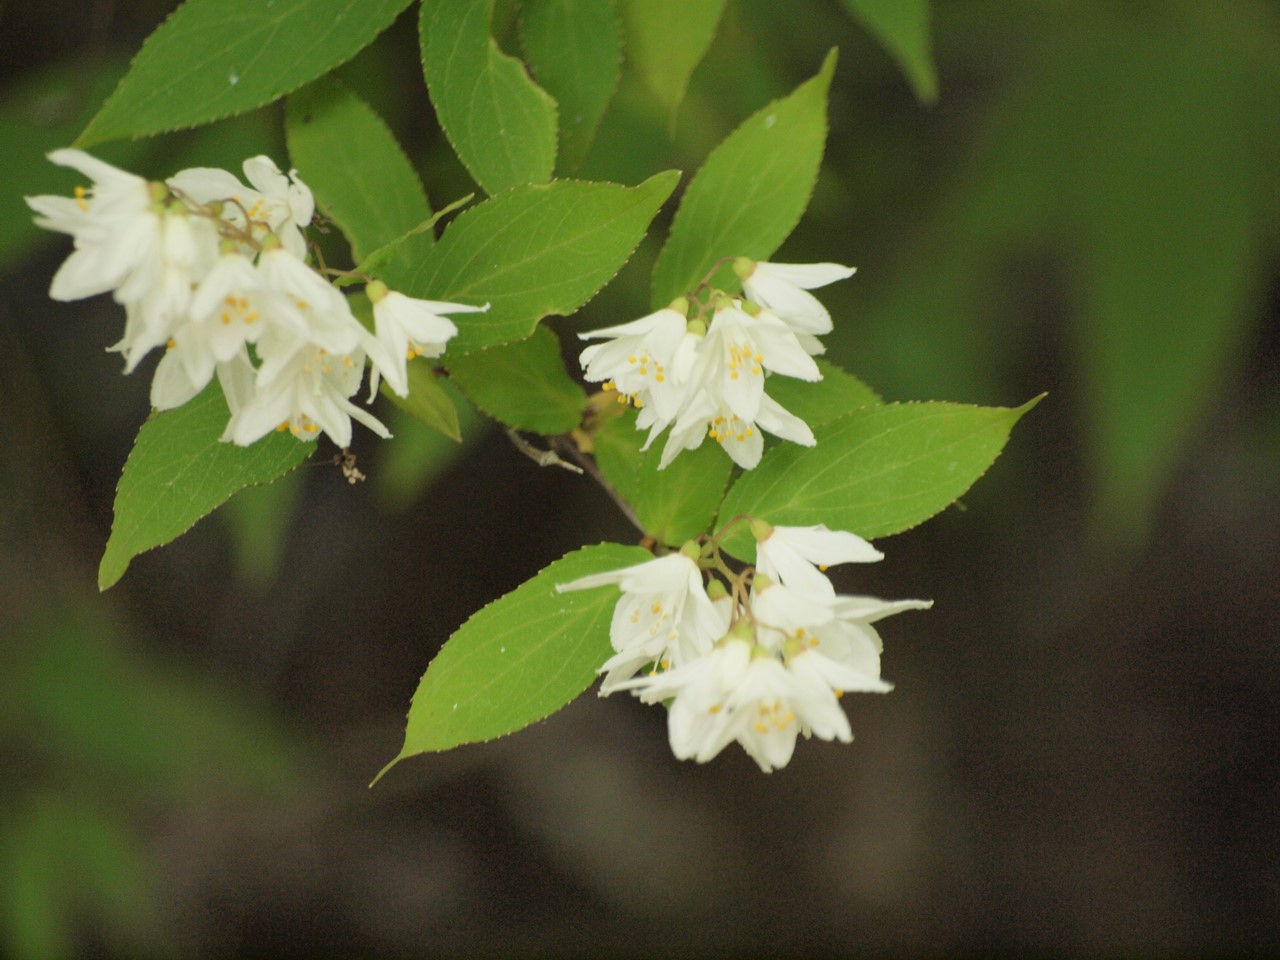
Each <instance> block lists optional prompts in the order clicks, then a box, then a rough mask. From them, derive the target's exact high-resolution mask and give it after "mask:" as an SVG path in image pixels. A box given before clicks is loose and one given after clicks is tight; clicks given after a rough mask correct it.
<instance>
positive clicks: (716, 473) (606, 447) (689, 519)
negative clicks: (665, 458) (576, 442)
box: [595, 410, 733, 546]
mask: <svg viewBox="0 0 1280 960" xmlns="http://www.w3.org/2000/svg"><path fill="white" fill-rule="evenodd" d="M647 435H648V431H645V430H637V429H636V415H635V411H634V410H628V411H626V412H625V413H623V414H622V415H621V416H619V417H611V418H610V419H609V420H608V421H606V422H605V423H603V424H602V425H601V426H600V429H599V430H597V431H596V434H595V454H596V463H597V464H598V465H599V467H600V472H601V473H602V474H604V478H605V479H606V480H607V481H609V484H610V486H612V487H613V488H614V490H615V491H617V493H618V495H619V496H621V497H622V499H623V500H625V501H626V502H627V504H628V505H629V506H630V507H631V509H632V511H633V512H634V513H635V515H636V519H637V520H639V522H640V525H641V526H642V527H644V532H645V533H647V534H649V536H651V537H653V538H654V539H655V540H657V541H658V542H659V543H666V544H670V545H671V546H678V545H680V544H682V543H684V542H685V541H686V540H689V539H691V538H693V537H696V536H697V535H698V534H700V533H703V532H705V531H706V529H707V528H708V527H709V526H710V525H711V521H712V520H714V519H715V517H716V511H717V510H718V509H719V508H720V501H721V499H722V498H723V497H724V488H725V484H726V483H728V482H729V474H730V472H731V471H732V470H733V461H732V460H730V459H729V458H728V457H727V456H725V453H724V451H723V450H721V449H719V448H718V446H717V445H716V444H714V443H704V444H703V445H702V446H700V447H699V448H698V449H697V450H686V451H685V452H684V453H682V454H680V456H678V457H676V459H675V460H673V461H672V462H671V465H670V466H668V467H667V469H665V470H659V469H658V461H659V460H660V459H661V458H662V445H663V440H664V438H662V437H659V438H658V439H657V440H655V441H654V442H653V445H652V446H650V447H649V449H648V450H645V451H642V450H641V449H640V447H641V446H642V445H643V444H644V441H645V437H646V436H647Z"/></svg>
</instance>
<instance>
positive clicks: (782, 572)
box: [752, 521, 884, 596]
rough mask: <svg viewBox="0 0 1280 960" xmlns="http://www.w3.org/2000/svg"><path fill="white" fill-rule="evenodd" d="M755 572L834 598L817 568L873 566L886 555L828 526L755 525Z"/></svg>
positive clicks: (758, 523) (857, 537)
mask: <svg viewBox="0 0 1280 960" xmlns="http://www.w3.org/2000/svg"><path fill="white" fill-rule="evenodd" d="M752 530H753V531H754V532H755V533H756V536H757V543H756V569H757V570H758V571H759V572H760V573H762V574H764V575H766V576H768V577H769V578H771V579H773V580H778V581H780V582H781V583H782V584H783V585H784V586H788V587H792V588H794V589H798V590H807V591H810V592H814V593H819V594H823V595H825V596H835V588H834V587H833V586H832V585H831V581H830V580H828V579H827V578H826V576H824V575H823V574H822V573H821V572H819V570H818V569H817V567H816V566H815V564H816V565H817V566H820V567H822V569H823V570H825V569H826V568H827V567H829V566H834V565H835V564H838V563H873V562H875V561H877V560H883V559H884V554H883V553H881V552H880V551H879V550H877V549H876V548H875V547H873V546H872V545H871V544H869V543H867V541H865V540H863V539H862V538H861V537H859V536H857V535H856V534H853V533H848V532H846V531H844V530H829V529H827V526H826V524H818V525H816V526H812V527H781V526H779V527H774V526H770V525H769V524H767V523H762V522H760V521H755V522H753V523H752Z"/></svg>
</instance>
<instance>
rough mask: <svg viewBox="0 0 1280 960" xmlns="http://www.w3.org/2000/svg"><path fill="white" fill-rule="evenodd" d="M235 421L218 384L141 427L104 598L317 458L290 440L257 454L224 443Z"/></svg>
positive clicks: (119, 508)
mask: <svg viewBox="0 0 1280 960" xmlns="http://www.w3.org/2000/svg"><path fill="white" fill-rule="evenodd" d="M230 416H231V414H230V412H229V411H228V410H227V402H226V400H225V399H224V398H223V396H222V391H221V389H219V387H218V385H217V383H212V384H210V385H209V386H208V387H206V388H205V390H204V392H203V393H201V394H200V395H199V396H198V397H196V398H195V399H194V400H191V401H189V402H188V403H186V404H185V405H183V406H181V407H178V408H177V409H176V410H167V411H165V412H164V413H157V414H153V415H152V416H151V419H149V420H148V421H147V422H146V423H144V424H143V425H142V429H141V430H139V431H138V439H137V440H136V441H135V442H134V444H133V451H132V452H131V453H130V454H129V459H128V461H127V462H126V463H125V465H124V473H123V474H121V476H120V484H119V486H117V487H116V502H115V519H114V520H113V521H112V524H111V536H110V538H109V539H108V540H107V549H106V552H105V553H104V554H103V556H102V563H101V564H100V565H99V567H98V589H99V590H106V589H107V588H108V587H110V586H112V585H113V584H114V583H115V582H116V581H117V580H119V579H120V578H121V577H122V576H124V572H125V570H126V569H127V568H128V566H129V561H131V560H132V559H133V558H134V557H136V556H137V555H138V554H140V553H142V552H144V551H146V550H150V549H151V548H152V547H158V546H160V545H162V544H165V543H168V542H169V541H170V540H173V539H174V538H176V537H177V536H179V535H180V534H183V533H185V532H186V531H187V530H189V529H191V527H192V525H194V524H195V522H196V521H197V520H199V519H200V518H201V517H203V516H205V515H206V514H208V513H210V512H212V511H213V510H214V509H215V508H216V507H218V506H219V505H220V504H222V503H224V502H226V501H227V500H228V499H230V498H231V496H232V495H234V494H235V493H236V492H237V491H239V490H243V489H244V488H245V487H249V486H253V485H255V484H259V483H270V482H271V481H272V480H275V479H277V478H278V477H282V476H284V475H285V474H286V473H288V472H289V471H290V470H292V469H293V468H294V467H296V466H298V464H300V463H302V461H303V460H305V459H306V458H307V457H308V456H310V455H311V453H312V452H313V451H314V450H315V446H314V444H310V443H302V442H301V441H299V440H296V439H294V437H293V436H292V435H291V434H288V433H283V434H275V433H273V434H271V435H269V436H267V437H264V438H263V439H262V440H260V441H258V442H257V443H255V444H253V446H250V447H237V446H236V445H235V444H232V443H223V442H222V441H220V440H219V439H218V438H219V437H220V436H221V435H222V431H223V430H224V429H225V428H226V425H227V420H228V418H229V417H230Z"/></svg>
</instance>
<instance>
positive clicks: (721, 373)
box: [580, 257, 854, 469]
mask: <svg viewBox="0 0 1280 960" xmlns="http://www.w3.org/2000/svg"><path fill="white" fill-rule="evenodd" d="M734 269H735V270H736V272H737V273H738V276H739V277H740V278H741V279H742V287H743V291H744V294H745V298H744V297H743V296H730V295H728V294H725V293H722V292H720V291H716V290H713V291H711V292H710V293H709V294H708V296H707V297H706V299H705V300H704V301H699V300H697V299H694V300H693V301H690V300H689V299H687V298H681V299H679V300H676V301H675V302H674V303H672V304H671V305H670V306H668V307H665V308H663V309H662V310H659V311H657V312H656V313H651V314H649V315H648V316H646V317H641V318H640V319H639V320H633V321H632V322H630V323H624V324H620V325H618V326H613V327H605V328H603V329H600V330H592V331H589V332H587V333H583V334H581V335H580V336H581V337H582V338H583V339H603V340H604V342H602V343H595V344H592V345H591V346H589V347H587V348H586V349H585V350H583V351H582V354H581V357H580V361H581V363H582V366H583V369H584V371H585V376H586V379H587V380H589V381H591V382H594V383H602V384H603V386H604V389H605V390H616V391H617V393H618V398H619V400H620V401H622V402H624V403H630V404H632V405H633V406H635V407H636V408H638V410H639V415H638V416H637V419H636V426H637V427H638V428H639V429H642V430H648V431H649V436H648V439H647V440H646V441H645V445H644V448H645V449H648V447H649V446H650V444H652V443H653V442H654V440H656V439H657V437H658V435H659V434H661V433H662V432H663V431H664V430H666V429H667V428H668V427H670V428H671V432H670V433H669V434H668V436H667V442H666V446H665V447H663V450H662V458H661V463H660V465H659V469H662V468H664V467H666V466H667V465H668V464H670V463H671V461H672V460H674V459H675V458H676V456H678V455H679V454H680V452H681V451H683V450H693V449H696V448H697V447H699V446H701V445H702V441H703V440H704V439H705V438H706V437H708V436H709V437H711V438H713V439H714V440H715V441H716V442H717V443H719V444H720V445H721V446H723V447H724V449H725V451H726V452H727V453H728V454H729V456H730V457H732V458H733V460H734V462H735V463H737V464H738V465H739V466H741V467H743V468H744V469H751V468H752V467H754V466H755V465H756V464H758V463H759V462H760V456H761V453H762V451H763V447H764V438H763V437H762V436H761V431H764V432H767V433H771V434H773V435H775V436H778V437H782V438H783V439H786V440H792V441H794V442H795V443H800V444H804V445H806V446H812V445H813V443H814V437H813V432H812V431H811V430H810V429H809V426H808V424H806V423H805V422H804V421H803V420H801V419H800V418H799V417H797V416H795V415H794V414H792V413H791V412H789V411H788V410H786V409H784V408H783V407H782V405H781V404H779V403H778V402H777V401H776V400H774V399H773V398H772V397H770V396H769V395H768V394H767V393H766V392H765V383H766V379H767V378H768V377H769V376H772V375H775V374H781V375H783V376H788V377H796V378H799V379H801V380H808V381H816V380H821V379H822V374H821V372H820V371H819V370H818V367H817V364H815V363H814V361H813V357H814V355H816V354H820V353H822V352H823V350H824V349H825V348H824V347H823V345H822V343H821V342H820V341H819V340H818V336H819V335H820V334H823V333H828V332H830V330H831V315H830V314H829V313H828V312H827V309H826V308H825V307H824V306H823V305H822V304H821V303H819V302H818V300H817V298H816V297H814V296H813V295H812V294H811V293H809V292H808V291H809V290H811V289H814V288H817V287H822V286H826V285H827V284H829V283H833V282H835V281H836V280H842V279H844V278H845V277H848V276H850V275H851V274H852V273H853V272H854V271H853V268H852V267H844V266H840V265H839V264H835V263H815V264H786V263H765V262H756V261H753V260H749V259H747V258H745V257H739V258H738V259H737V260H736V261H735V262H734ZM691 313H692V316H691V315H690V314H691ZM707 313H710V314H711V320H710V323H708V322H707V320H706V319H705V317H706V314H707Z"/></svg>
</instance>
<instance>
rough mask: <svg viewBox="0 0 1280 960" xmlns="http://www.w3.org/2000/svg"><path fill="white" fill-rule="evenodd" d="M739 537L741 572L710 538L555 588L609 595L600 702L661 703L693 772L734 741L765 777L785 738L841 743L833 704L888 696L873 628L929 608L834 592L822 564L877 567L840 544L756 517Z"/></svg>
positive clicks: (854, 546) (844, 737)
mask: <svg viewBox="0 0 1280 960" xmlns="http://www.w3.org/2000/svg"><path fill="white" fill-rule="evenodd" d="M751 528H752V532H753V533H754V534H755V537H756V541H757V542H756V557H757V559H756V564H755V566H754V567H747V568H746V569H745V570H743V571H742V572H741V573H736V574H735V573H734V572H733V571H732V570H730V569H729V567H728V566H727V565H726V564H725V563H724V561H723V559H722V558H721V557H720V556H719V553H718V550H717V548H716V545H715V539H714V538H713V539H712V540H711V541H709V542H708V543H707V544H706V545H704V546H699V545H698V544H697V543H694V542H690V543H687V544H685V546H684V547H683V548H681V550H680V551H679V552H678V553H671V554H667V555H666V556H662V557H658V558H656V559H654V560H649V561H646V562H645V563H641V564H637V565H636V566H632V567H626V568H624V569H621V570H614V571H610V572H607V573H600V574H594V575H592V576H587V577H583V578H581V579H579V580H575V581H573V582H571V583H565V584H559V585H558V586H557V587H556V589H557V590H560V591H566V590H585V589H589V588H592V587H600V586H605V585H608V584H616V585H617V586H618V587H619V588H620V589H621V590H622V597H621V599H620V600H619V601H618V604H617V606H616V607H615V609H614V614H613V621H612V624H611V626H610V639H611V641H612V643H613V649H614V651H615V653H614V655H613V656H612V657H611V658H610V659H609V660H608V661H606V662H605V664H604V665H603V666H602V667H601V668H600V672H601V673H604V674H605V678H604V682H603V684H602V685H601V688H600V693H601V695H602V696H603V695H607V694H609V693H612V692H613V691H615V690H631V691H632V692H633V693H634V694H635V695H637V696H638V697H639V698H640V699H641V700H643V701H644V702H646V703H658V702H666V701H669V702H670V710H669V713H668V716H667V726H668V732H669V739H670V742H671V749H672V751H673V752H674V753H675V755H676V756H677V757H679V758H680V759H682V760H687V759H693V760H697V761H698V762H700V763H701V762H705V761H707V760H710V759H711V758H712V757H714V756H716V754H718V753H719V752H720V751H721V750H723V749H724V748H725V747H726V746H727V745H728V744H729V743H730V742H732V741H734V740H736V741H737V742H738V743H740V744H742V747H743V749H745V750H746V751H747V753H749V754H750V755H751V756H752V758H754V759H755V761H756V763H758V764H759V765H760V768H761V769H762V770H764V771H765V772H766V773H768V772H769V771H771V770H773V769H774V768H776V767H782V766H785V765H786V764H787V762H788V761H789V760H790V759H791V754H792V752H793V751H794V749H795V743H796V737H797V736H798V735H799V734H804V735H805V736H806V737H808V736H817V737H819V738H820V739H822V740H833V739H838V740H841V741H843V742H845V743H847V742H849V741H850V740H852V739H853V734H852V733H851V731H850V729H849V721H848V718H847V717H846V716H845V714H844V711H843V710H842V709H841V707H840V704H839V698H840V697H841V695H842V694H843V693H844V692H846V691H859V692H867V693H885V692H887V691H889V690H890V689H892V687H891V686H890V685H889V684H888V683H886V682H885V681H884V680H882V679H881V678H880V653H881V650H882V644H881V641H880V636H879V635H878V634H877V633H876V630H875V627H874V626H873V624H874V623H875V622H876V621H877V620H880V619H883V618H884V617H887V616H890V615H891V614H895V613H899V612H901V611H903V610H919V609H925V608H928V607H929V606H931V605H932V603H931V602H930V601H924V600H899V601H884V600H877V599H875V598H873V597H857V596H843V595H839V594H837V593H836V591H835V588H834V587H833V586H832V584H831V581H830V580H829V579H828V578H827V576H826V574H825V573H824V572H823V571H824V570H825V569H826V568H827V567H828V566H830V565H832V564H839V563H865V562H870V561H875V560H880V559H882V556H883V555H882V554H881V553H880V552H879V551H878V550H876V549H875V547H873V546H871V544H869V543H867V542H866V541H865V540H863V539H862V538H861V537H858V536H856V535H854V534H852V533H847V532H844V531H835V530H829V529H827V527H825V526H823V525H819V526H813V527H783V526H776V527H775V526H771V525H769V524H768V523H765V522H763V521H760V520H753V521H751ZM712 570H714V571H716V572H718V573H720V574H721V575H722V576H723V577H724V578H725V579H724V580H721V579H719V578H717V577H716V576H715V575H714V574H713V573H712V572H711V571H712ZM708 581H709V582H708ZM649 665H652V669H650V670H649V671H647V672H643V673H641V672H640V671H641V670H642V668H644V667H646V666H649ZM637 674H639V675H637Z"/></svg>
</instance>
